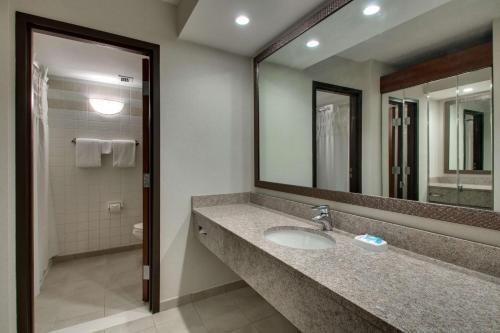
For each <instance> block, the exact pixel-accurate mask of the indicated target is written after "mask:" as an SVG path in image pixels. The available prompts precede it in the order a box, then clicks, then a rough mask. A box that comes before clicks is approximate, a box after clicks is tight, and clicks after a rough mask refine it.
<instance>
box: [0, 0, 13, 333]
mask: <svg viewBox="0 0 500 333" xmlns="http://www.w3.org/2000/svg"><path fill="white" fill-rule="evenodd" d="M12 22H13V21H11V15H10V11H9V2H8V1H5V0H2V1H0V42H1V45H2V47H1V49H0V74H1V75H2V77H3V78H4V79H3V80H0V140H1V141H0V142H2V144H1V145H0V308H1V309H2V311H0V331H1V332H14V331H15V325H16V323H15V319H16V304H15V297H16V296H15V293H16V291H15V276H14V269H15V257H14V238H15V230H14V197H13V192H12V188H13V185H14V180H13V177H14V176H15V174H14V168H13V167H14V131H13V126H14V120H13V113H12V111H13V110H12V107H13V103H14V102H13V100H12V99H11V97H12V94H13V91H14V85H13V82H14V72H13V69H12V64H13V62H14V61H13V59H12V57H11V54H12V53H11V51H12V49H11V46H12V43H13V32H12V30H11V29H12Z"/></svg>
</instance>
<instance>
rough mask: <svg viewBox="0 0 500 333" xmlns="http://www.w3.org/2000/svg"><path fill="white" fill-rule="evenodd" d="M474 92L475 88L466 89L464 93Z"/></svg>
mask: <svg viewBox="0 0 500 333" xmlns="http://www.w3.org/2000/svg"><path fill="white" fill-rule="evenodd" d="M473 91H474V88H470V87H469V88H464V93H470V92H473Z"/></svg>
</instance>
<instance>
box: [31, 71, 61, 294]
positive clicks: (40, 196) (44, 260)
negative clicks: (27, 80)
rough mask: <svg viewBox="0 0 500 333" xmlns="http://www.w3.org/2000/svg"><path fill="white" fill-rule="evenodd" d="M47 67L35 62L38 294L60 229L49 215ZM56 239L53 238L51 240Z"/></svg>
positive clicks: (32, 105)
mask: <svg viewBox="0 0 500 333" xmlns="http://www.w3.org/2000/svg"><path fill="white" fill-rule="evenodd" d="M47 81H48V79H47V69H46V68H44V67H43V66H39V65H36V64H33V68H32V101H31V103H32V104H31V111H32V113H31V120H32V128H33V191H34V192H33V193H34V200H33V212H34V214H33V222H34V236H35V237H34V244H33V245H34V273H35V279H34V280H35V285H34V289H35V295H38V294H39V293H40V287H41V283H42V281H43V278H44V274H45V273H46V271H47V269H48V265H49V261H50V258H51V257H53V256H54V255H56V254H57V241H56V240H57V238H56V237H57V231H56V226H55V220H54V218H51V217H50V216H49V211H52V210H49V204H51V202H50V201H49V198H50V196H49V126H48V114H47V112H48V103H47V88H48V87H47ZM49 240H52V241H49Z"/></svg>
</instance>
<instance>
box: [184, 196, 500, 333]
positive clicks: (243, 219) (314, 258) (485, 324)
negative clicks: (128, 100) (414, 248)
mask: <svg viewBox="0 0 500 333" xmlns="http://www.w3.org/2000/svg"><path fill="white" fill-rule="evenodd" d="M193 212H194V213H195V214H200V215H202V216H204V217H206V218H208V219H209V220H211V221H212V222H214V223H216V224H218V225H219V226H221V227H222V228H224V229H225V230H227V231H229V232H231V233H233V234H234V235H236V236H238V237H239V238H241V239H243V240H245V241H247V242H249V243H251V244H253V245H254V246H256V247H258V248H260V249H261V250H263V251H265V252H267V253H268V254H269V255H271V256H273V257H275V258H277V259H278V260H280V261H282V262H283V263H285V264H286V265H288V266H290V267H291V268H293V269H295V270H296V271H298V272H300V273H301V274H303V275H305V276H307V277H309V278H310V279H312V280H314V281H316V282H317V283H319V284H321V285H322V286H324V287H326V288H327V289H328V290H330V291H331V292H332V293H334V295H335V296H336V297H341V298H342V299H343V300H345V301H346V303H348V304H349V305H351V306H352V307H353V308H354V309H356V310H358V311H361V312H364V313H365V314H367V315H373V316H375V317H376V318H378V319H379V320H382V321H384V322H385V323H387V324H388V325H390V326H392V327H394V328H396V329H399V330H401V331H404V332H429V331H433V332H436V331H437V332H439V331H442V332H498V331H500V279H498V278H495V277H492V276H489V275H484V274H481V273H477V272H475V271H471V270H467V269H465V268H461V267H458V266H455V265H452V264H448V263H444V262H441V261H439V260H435V259H432V258H428V257H425V256H421V255H417V254H414V253H412V252H409V251H406V250H402V249H399V248H395V247H392V246H389V249H388V250H387V251H385V252H381V253H376V252H370V251H367V250H365V249H363V248H361V247H359V246H357V245H356V244H354V243H353V240H352V237H353V235H351V234H348V233H346V232H343V231H338V230H334V231H332V232H328V234H329V235H331V236H332V237H334V238H335V240H336V245H335V246H334V247H333V248H330V249H324V250H301V249H293V248H288V247H283V246H280V245H277V244H275V243H272V242H270V241H268V240H266V239H265V238H264V231H265V230H266V229H268V228H271V227H277V226H296V227H306V228H311V229H314V228H315V227H314V226H313V225H311V224H310V223H309V222H308V221H307V220H304V219H300V218H296V217H293V216H291V215H287V214H283V213H281V212H277V211H274V210H270V209H267V208H264V207H261V206H258V205H254V204H234V205H225V206H213V207H201V208H194V209H193Z"/></svg>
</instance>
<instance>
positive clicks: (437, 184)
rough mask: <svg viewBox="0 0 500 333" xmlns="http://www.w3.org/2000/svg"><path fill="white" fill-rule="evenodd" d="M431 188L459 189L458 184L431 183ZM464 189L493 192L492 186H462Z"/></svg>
mask: <svg viewBox="0 0 500 333" xmlns="http://www.w3.org/2000/svg"><path fill="white" fill-rule="evenodd" d="M429 186H434V187H445V188H454V189H456V188H457V184H456V183H429ZM462 187H463V188H464V189H466V190H483V191H491V190H492V186H491V185H480V184H462Z"/></svg>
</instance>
